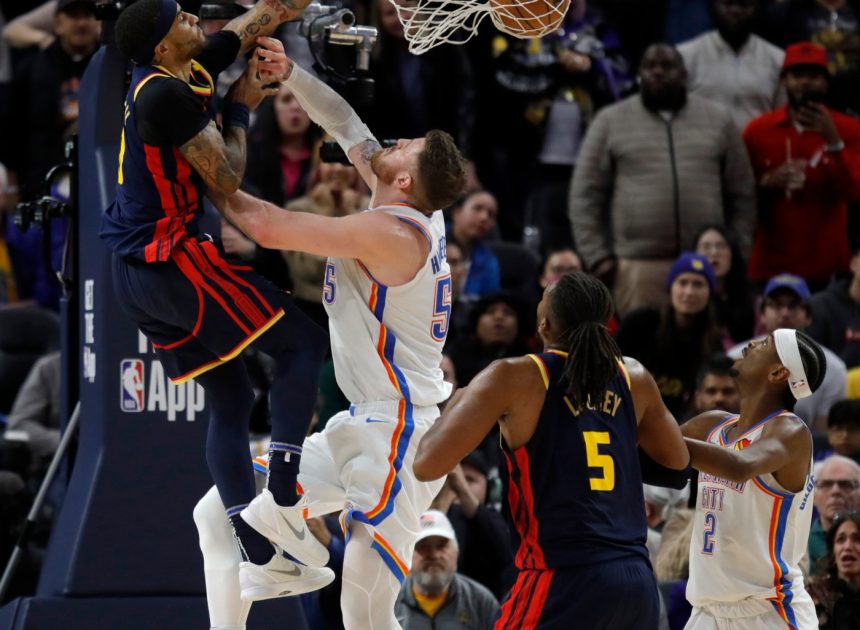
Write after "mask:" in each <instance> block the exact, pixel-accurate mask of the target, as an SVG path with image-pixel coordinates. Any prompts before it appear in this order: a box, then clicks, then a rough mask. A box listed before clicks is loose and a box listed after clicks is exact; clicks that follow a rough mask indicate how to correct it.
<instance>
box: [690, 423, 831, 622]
mask: <svg viewBox="0 0 860 630" xmlns="http://www.w3.org/2000/svg"><path fill="white" fill-rule="evenodd" d="M787 413H789V412H788V411H785V410H781V411H778V412H776V413H774V414H771V415H770V416H768V417H767V418H765V419H764V420H762V421H761V422H759V423H758V424H756V425H755V426H754V427H752V428H751V429H750V430H749V431H747V432H746V433H744V434H743V435H741V436H739V437H738V438H737V439H735V440H733V441H731V442H729V441H728V440H727V438H726V430H727V429H728V428H729V427H731V426H732V425H734V424H735V423H737V422H738V420H739V417H738V416H730V417H728V418H726V419H725V420H723V421H722V422H720V423H719V424H717V426H716V427H714V428H713V429H712V430H711V432H710V434H709V435H708V440H707V441H708V442H710V443H711V444H716V445H718V446H722V447H724V448H732V449H736V450H740V449H743V448H746V447H747V446H749V445H750V444H751V443H752V442H755V441H756V440H758V439H759V438H760V437H761V434H762V431H763V430H764V427H765V426H766V425H767V423H768V422H769V421H771V420H772V419H773V418H775V417H777V416H779V415H781V414H787ZM811 464H812V462H811V461H810V473H809V474H807V478H806V485H805V487H804V489H803V491H802V492H799V493H796V494H795V493H792V492H788V491H786V490H785V489H783V488H782V486H780V485H779V483H778V482H777V481H776V479H775V478H774V476H773V475H771V474H767V475H760V476H757V477H754V478H753V479H750V480H749V481H747V482H745V483H737V482H734V481H729V480H727V479H721V478H719V477H714V476H712V475H708V474H706V473H699V489H698V496H697V506H696V516H695V522H694V526H693V537H692V540H691V542H690V579H689V582H688V583H687V599H688V600H689V601H690V603H691V604H692V605H693V606H708V605H712V604H719V603H722V602H738V601H741V600H744V599H747V598H752V599H758V600H767V601H770V602H771V604H773V606H774V608H775V610H776V612H777V613H778V614H779V615H780V617H782V619H783V620H784V621H786V622H787V623H788V624H789V625H790V627H792V628H793V627H796V622H795V620H794V611H793V610H792V605H791V604H792V600H795V599H797V600H798V601H800V600H801V599H802V600H806V599H808V595H806V593H805V590H804V587H803V576H802V574H801V572H800V569H799V568H798V562H799V561H800V559H801V558H802V557H803V554H804V552H805V551H806V544H807V541H808V540H809V526H810V522H811V520H812V495H813V490H814V483H813V479H812V475H811Z"/></svg>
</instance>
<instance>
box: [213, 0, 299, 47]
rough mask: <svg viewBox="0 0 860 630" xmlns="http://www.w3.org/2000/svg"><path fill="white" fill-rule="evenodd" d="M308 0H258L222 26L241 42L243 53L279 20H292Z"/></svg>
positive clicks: (273, 29)
mask: <svg viewBox="0 0 860 630" xmlns="http://www.w3.org/2000/svg"><path fill="white" fill-rule="evenodd" d="M309 4H310V0H259V1H258V2H257V3H256V4H255V5H254V6H253V7H251V8H250V9H249V10H248V11H246V12H245V13H244V14H243V15H240V16H239V17H237V18H234V19H233V20H231V21H230V22H228V23H227V24H226V26H224V29H223V30H225V31H233V32H234V33H236V34H237V35H238V36H239V39H240V40H241V42H242V47H241V49H240V54H243V55H244V54H245V53H246V52H248V51H249V50H250V49H251V46H253V45H254V42H255V41H256V39H257V38H258V37H260V36H265V35H271V34H272V33H274V32H275V29H276V28H277V27H278V25H279V24H280V23H281V22H286V21H289V20H294V19H296V18H297V17H299V16H300V15H301V14H302V11H304V10H305V7H306V6H308V5H309Z"/></svg>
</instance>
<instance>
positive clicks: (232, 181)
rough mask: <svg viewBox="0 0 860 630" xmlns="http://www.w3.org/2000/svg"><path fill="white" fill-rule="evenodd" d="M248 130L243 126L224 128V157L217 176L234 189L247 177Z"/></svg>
mask: <svg viewBox="0 0 860 630" xmlns="http://www.w3.org/2000/svg"><path fill="white" fill-rule="evenodd" d="M247 152H248V151H247V141H246V132H245V129H243V128H242V127H238V126H237V127H225V128H224V159H223V164H222V165H221V167H220V168H219V169H218V171H217V172H216V173H217V177H219V178H220V180H221V181H223V182H224V183H225V184H227V185H229V187H230V188H232V190H233V191H236V190H238V189H239V186H240V185H241V184H242V179H243V178H244V177H245V164H246V163H247Z"/></svg>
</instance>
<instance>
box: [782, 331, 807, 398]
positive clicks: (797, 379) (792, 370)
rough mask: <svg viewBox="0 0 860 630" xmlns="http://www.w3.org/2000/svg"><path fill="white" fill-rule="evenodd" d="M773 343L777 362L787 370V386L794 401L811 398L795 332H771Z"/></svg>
mask: <svg viewBox="0 0 860 630" xmlns="http://www.w3.org/2000/svg"><path fill="white" fill-rule="evenodd" d="M773 343H774V345H775V346H776V354H777V355H778V356H779V360H780V361H782V364H783V365H784V366H785V367H786V369H787V370H788V386H789V388H790V389H791V393H792V395H793V396H794V397H795V399H796V400H800V399H801V398H806V397H807V396H812V390H811V389H810V387H809V383H808V382H807V380H806V372H805V371H804V369H803V361H801V359H800V348H799V347H798V345H797V331H795V330H792V329H790V328H777V329H776V330H774V331H773Z"/></svg>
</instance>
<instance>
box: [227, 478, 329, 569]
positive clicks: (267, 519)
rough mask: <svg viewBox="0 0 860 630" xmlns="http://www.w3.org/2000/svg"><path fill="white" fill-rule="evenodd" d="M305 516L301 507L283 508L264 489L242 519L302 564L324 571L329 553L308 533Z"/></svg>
mask: <svg viewBox="0 0 860 630" xmlns="http://www.w3.org/2000/svg"><path fill="white" fill-rule="evenodd" d="M302 512H303V508H302V507H301V506H299V505H293V506H290V507H281V506H280V505H278V504H277V503H275V498H274V497H273V496H272V493H271V492H269V489H268V488H263V492H261V493H260V494H258V495H257V496H256V497H254V500H253V501H251V502H250V503H249V504H248V507H246V508H245V509H244V510H242V512H241V513H240V515H241V516H242V519H243V520H244V521H245V522H246V523H248V525H250V526H251V527H253V528H254V529H256V530H257V531H258V532H260V533H261V534H262V535H263V536H265V537H266V538H268V539H269V540H270V541H272V542H273V543H274V544H276V545H277V546H278V547H280V548H281V549H283V550H284V551H286V552H287V553H288V554H290V555H291V556H292V557H293V558H295V559H296V560H298V561H299V562H301V563H303V564H306V565H308V566H309V567H324V566H325V565H326V564H327V563H328V549H326V548H325V547H324V546H323V544H322V543H321V542H320V541H318V540H317V539H316V537H315V536H314V535H313V534H312V533H311V530H309V529H308V526H307V523H305V518H304V515H303V514H302Z"/></svg>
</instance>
